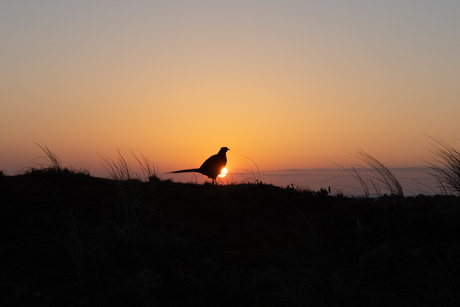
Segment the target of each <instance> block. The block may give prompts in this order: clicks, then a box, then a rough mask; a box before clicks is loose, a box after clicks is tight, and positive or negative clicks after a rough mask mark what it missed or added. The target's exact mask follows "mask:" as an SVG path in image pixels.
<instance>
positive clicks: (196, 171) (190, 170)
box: [168, 168, 200, 174]
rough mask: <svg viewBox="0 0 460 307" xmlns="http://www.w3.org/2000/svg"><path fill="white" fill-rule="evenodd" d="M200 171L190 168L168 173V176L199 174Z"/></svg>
mask: <svg viewBox="0 0 460 307" xmlns="http://www.w3.org/2000/svg"><path fill="white" fill-rule="evenodd" d="M199 172H200V169H199V168H190V169H183V170H180V171H175V172H169V173H168V174H176V173H199Z"/></svg>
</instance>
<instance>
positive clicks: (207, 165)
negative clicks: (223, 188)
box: [169, 147, 230, 183]
mask: <svg viewBox="0 0 460 307" xmlns="http://www.w3.org/2000/svg"><path fill="white" fill-rule="evenodd" d="M228 150H230V149H228V148H227V147H222V148H221V149H220V150H219V152H218V153H217V154H216V155H213V156H211V157H209V158H208V159H207V160H206V161H204V163H203V164H202V165H201V166H200V168H190V169H184V170H180V171H174V172H170V173H169V174H176V173H200V174H203V175H205V176H207V177H209V178H211V179H212V182H213V183H215V181H216V178H217V176H219V174H220V173H221V172H222V170H223V169H224V167H225V165H227V156H226V155H225V153H226V152H227V151H228Z"/></svg>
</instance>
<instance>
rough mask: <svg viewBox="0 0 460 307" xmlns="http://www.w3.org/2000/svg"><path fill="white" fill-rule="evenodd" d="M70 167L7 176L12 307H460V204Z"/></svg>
mask: <svg viewBox="0 0 460 307" xmlns="http://www.w3.org/2000/svg"><path fill="white" fill-rule="evenodd" d="M141 161H142V160H141ZM60 165H61V168H59V169H56V168H52V167H44V168H42V169H30V170H28V171H26V172H24V173H22V174H19V175H16V176H8V175H6V174H4V175H3V176H0V195H1V200H2V201H1V202H0V238H1V240H0V256H1V258H0V259H2V270H0V300H1V304H2V305H3V306H153V305H155V306H458V302H459V300H460V291H459V285H458V280H459V279H460V269H459V262H458V259H460V246H459V242H460V198H459V197H457V196H453V195H434V196H424V195H418V196H413V197H412V196H411V197H407V196H406V197H404V198H403V199H404V201H403V202H402V203H401V207H402V210H395V202H397V201H399V198H396V197H393V196H391V195H388V196H381V197H379V198H351V197H345V196H343V195H335V196H334V195H330V194H328V193H323V192H321V191H318V192H314V191H308V190H302V189H295V188H292V187H291V188H289V187H287V188H281V187H276V186H273V185H267V184H262V183H260V182H259V183H258V184H247V183H246V184H232V185H197V184H184V183H174V182H171V181H167V180H166V181H163V180H160V179H159V178H156V179H155V180H150V181H148V182H143V181H141V180H133V178H131V179H127V180H114V179H105V178H96V177H92V176H90V175H89V174H88V173H87V172H80V171H75V170H69V169H67V168H65V167H62V164H60Z"/></svg>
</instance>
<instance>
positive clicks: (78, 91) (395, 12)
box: [0, 0, 460, 174]
mask: <svg viewBox="0 0 460 307" xmlns="http://www.w3.org/2000/svg"><path fill="white" fill-rule="evenodd" d="M459 16H460V1H458V0H451V1H432V0H430V1H428V0H413V1H341V0H340V1H338V0H337V1H305V0H303V1H268V0H267V1H247V0H245V1H233V0H232V1H113V0H111V1H1V2H0V42H1V44H0V106H1V112H0V114H1V120H0V146H1V151H0V169H4V170H6V172H7V174H13V173H14V172H15V171H17V169H18V168H20V167H21V165H23V164H30V163H31V161H32V159H33V158H35V157H37V156H40V155H42V152H41V150H40V148H38V146H36V145H35V144H34V143H33V142H37V143H39V144H42V145H43V144H46V145H47V146H48V147H49V148H50V149H51V150H52V151H54V152H55V153H56V154H57V155H58V156H59V157H60V158H61V159H62V161H63V164H64V165H65V166H75V167H83V168H89V169H90V171H92V172H96V173H97V172H98V170H100V169H101V162H102V160H101V157H100V156H99V155H106V156H107V157H109V158H112V157H113V158H115V157H116V154H117V148H118V149H120V151H121V152H122V153H124V154H126V155H127V156H129V151H128V147H130V148H132V149H134V150H140V151H141V152H142V153H143V154H144V155H145V156H147V157H148V158H149V159H151V160H153V161H154V162H155V163H157V164H158V167H159V168H160V171H162V172H164V171H171V170H176V169H181V168H189V167H198V166H199V165H200V164H201V163H202V162H203V161H204V159H206V158H207V157H209V156H210V155H212V154H215V153H217V151H218V150H219V148H220V147H222V146H227V147H229V148H230V149H231V150H230V151H229V152H228V154H227V157H228V159H229V162H228V168H229V171H230V172H231V171H232V169H233V170H236V169H241V168H247V165H246V162H247V160H246V159H245V158H244V156H247V157H249V158H251V159H252V160H253V161H254V162H255V163H256V164H257V166H258V167H259V168H260V169H297V168H334V167H336V166H335V165H334V164H333V163H332V162H331V161H330V160H332V161H334V162H336V163H339V164H342V165H345V166H347V165H349V164H350V163H353V162H356V158H355V157H353V156H352V154H353V153H354V152H355V149H356V148H359V149H362V150H364V151H366V152H368V153H370V154H371V155H373V156H374V157H375V158H377V159H378V160H380V161H381V162H382V163H383V164H385V165H386V166H388V167H408V166H421V165H424V162H423V161H422V160H421V159H430V158H431V157H432V154H430V153H429V151H428V150H427V149H428V148H430V143H432V140H430V139H429V138H428V137H427V136H426V135H424V134H428V135H430V136H432V137H438V138H441V139H442V140H444V141H446V142H448V143H450V144H451V145H454V146H456V147H457V146H458V138H460V125H459V115H460V56H459V55H460V35H459V33H460V18H459Z"/></svg>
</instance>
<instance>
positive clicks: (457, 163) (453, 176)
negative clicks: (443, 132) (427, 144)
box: [428, 137, 460, 194]
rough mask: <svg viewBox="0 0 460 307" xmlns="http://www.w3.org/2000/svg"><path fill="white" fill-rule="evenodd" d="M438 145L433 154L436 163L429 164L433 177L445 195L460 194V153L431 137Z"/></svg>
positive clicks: (432, 151)
mask: <svg viewBox="0 0 460 307" xmlns="http://www.w3.org/2000/svg"><path fill="white" fill-rule="evenodd" d="M430 138H431V139H432V140H433V141H435V142H436V144H437V145H433V147H434V148H433V149H431V150H430V152H431V153H433V154H434V155H435V157H436V158H435V160H434V163H431V162H428V164H429V167H430V169H431V170H432V173H429V174H430V175H432V176H433V177H434V178H435V179H436V180H437V182H438V183H439V188H440V189H441V192H442V193H444V194H451V193H452V192H453V193H457V194H460V151H458V150H457V149H455V148H454V147H453V146H451V145H449V144H447V143H446V142H444V141H442V140H440V139H435V138H432V137H430Z"/></svg>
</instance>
